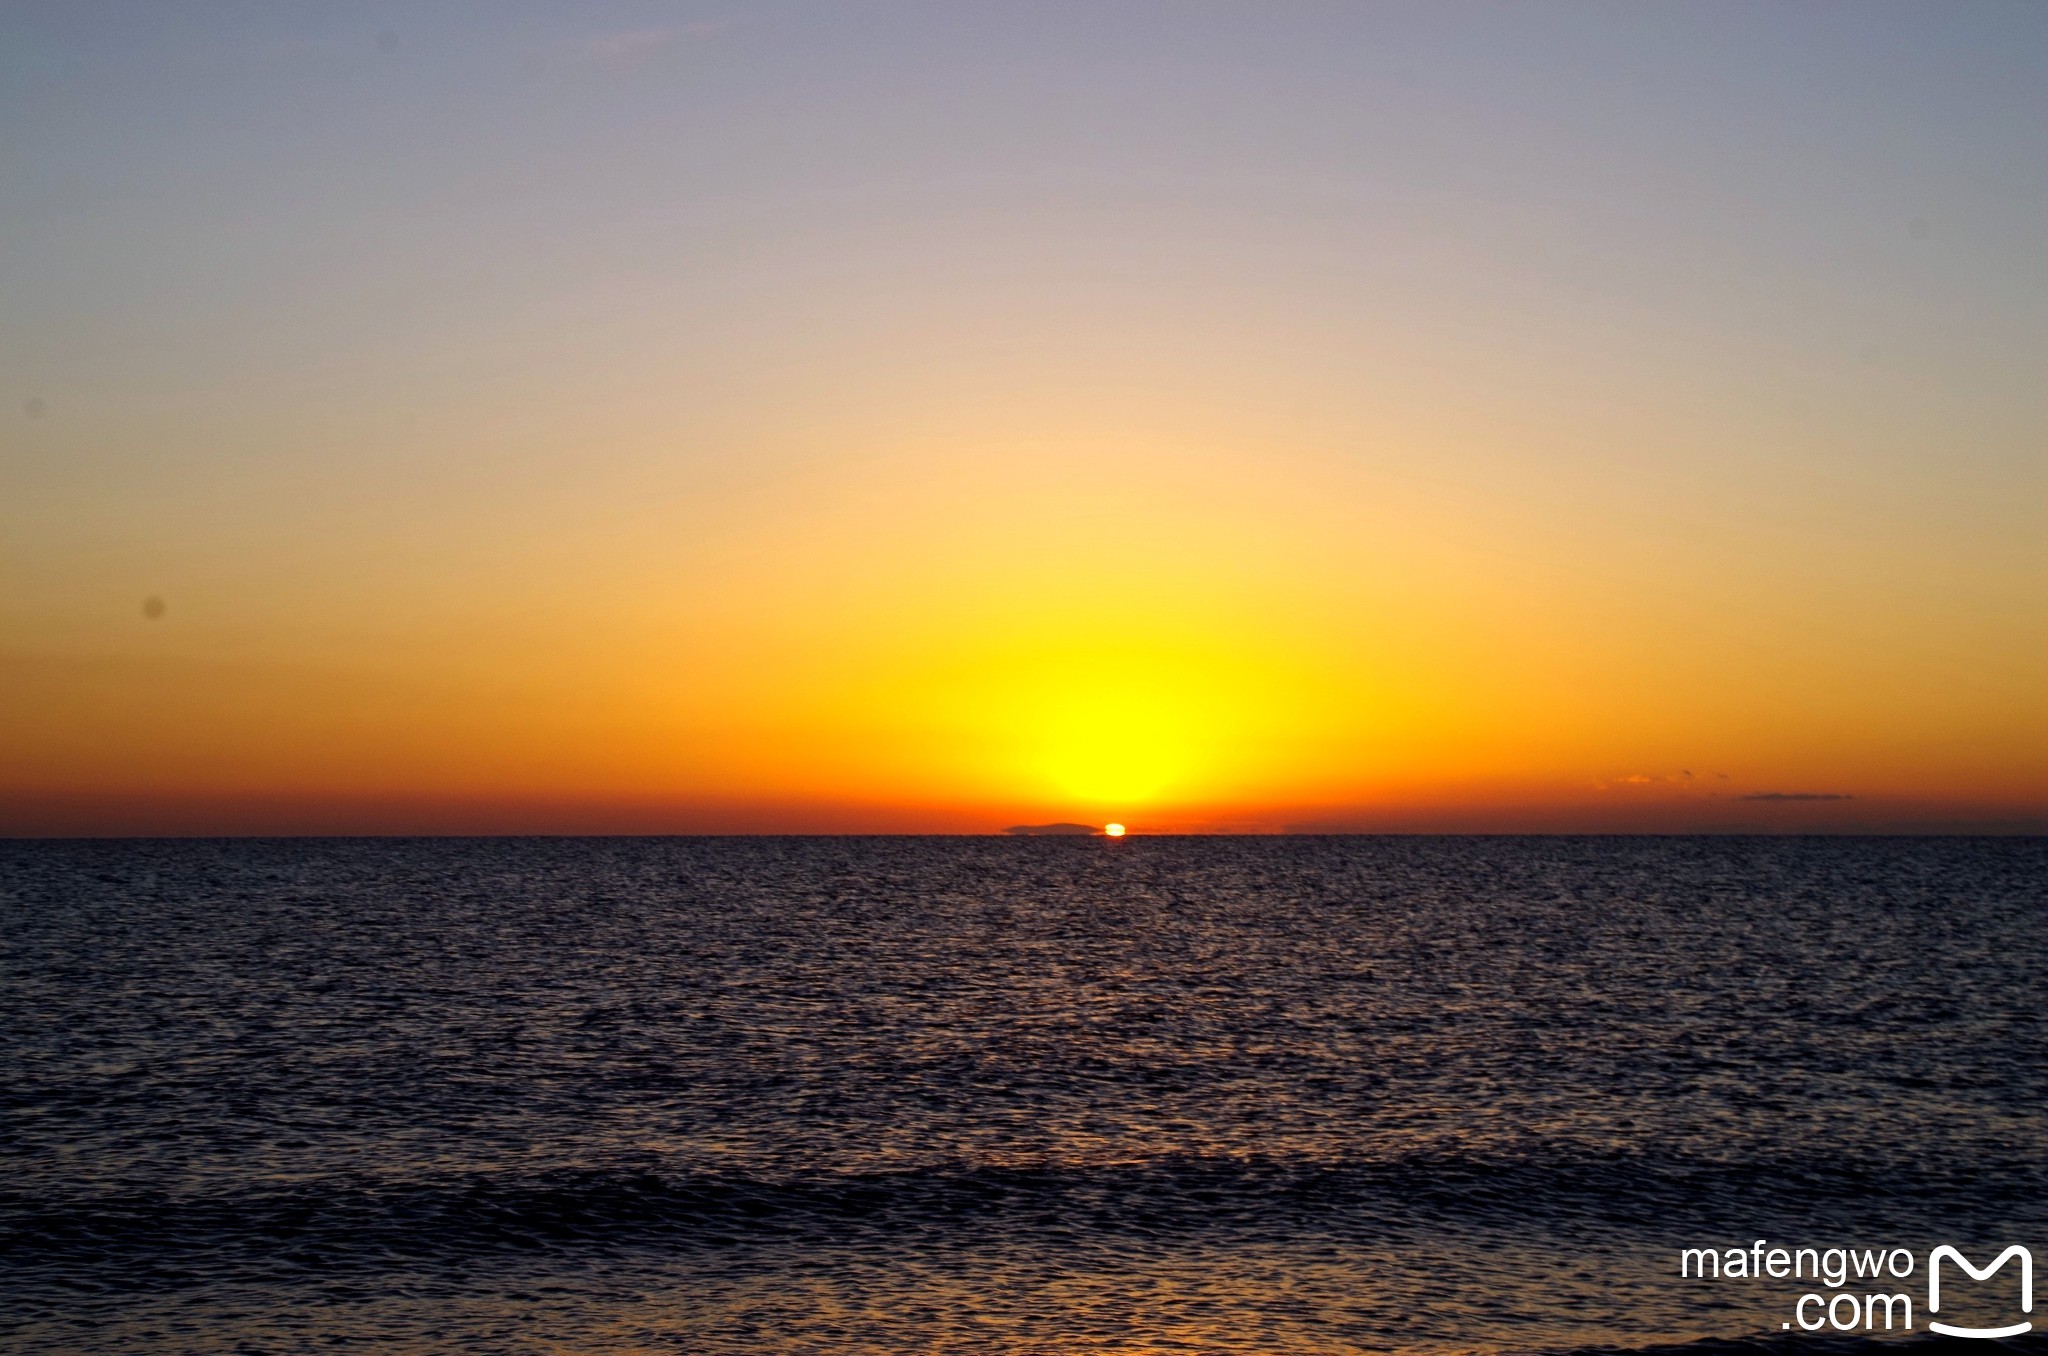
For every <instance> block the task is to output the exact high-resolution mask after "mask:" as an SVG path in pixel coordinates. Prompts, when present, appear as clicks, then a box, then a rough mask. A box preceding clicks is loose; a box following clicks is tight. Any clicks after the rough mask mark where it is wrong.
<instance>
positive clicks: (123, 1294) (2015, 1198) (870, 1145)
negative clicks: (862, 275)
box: [0, 838, 2048, 1356]
mask: <svg viewBox="0 0 2048 1356" xmlns="http://www.w3.org/2000/svg"><path fill="white" fill-rule="evenodd" d="M2044 900H2048V844H2044V843H2043V841H2042V840H2038V839H2033V840H2027V839H2018V840H2013V839H2008V840H1996V839H1983V840H1953V839H1950V840H1897V839H1893V840H1878V839H1863V840H1798V839H1768V840H1766V839H1759V840H1740V839H1580V840H1573V839H1369V838H1321V839H1319V838H1274V839H1171V838H1162V839H1138V838H1131V839H1125V840H1122V841H1118V842H1112V841H1109V840H1102V839H1081V840H1059V839H1042V838H1041V839H1024V840H1009V839H959V838H953V839H945V838H931V839H917V838H907V839H905V838H897V839H832V838H812V839H758V838H757V839H580V840H579V839H534V840H505V839H497V840H415V841H390V840H383V841H371V840H363V841H335V840H326V841H274V842H251V841H238V842H130V843H118V842H105V843H13V844H0V1070H4V1073H5V1080H4V1087H0V1099H4V1100H0V1162H4V1164H5V1166H6V1169H7V1171H6V1175H5V1178H4V1180H0V1344H4V1345H5V1346H6V1347H7V1349H9V1350H22V1351H35V1350H49V1351H80V1352H116V1351H124V1352H125V1351H193V1352H215V1351H281V1352H282V1351H296V1350H301V1349H305V1348H308V1347H312V1346H322V1347H326V1346H338V1347H343V1348H354V1349H358V1350H374V1351H387V1350H388V1351H456V1350H460V1351H474V1352H533V1353H540V1352H549V1353H554V1352H678V1353H682V1352H687V1353H708V1354H711V1356H718V1354H719V1353H734V1352H835V1353H836V1352H846V1353H863V1354H866V1353H877V1354H879V1353H900V1352H994V1353H1025V1352H1029V1353H1043V1354H1045V1356H1051V1354H1052V1353H1069V1352H1073V1353H1079V1352H1109V1351H1115V1352H1138V1351H1145V1352H1152V1351H1203V1352H1209V1351H1213V1352H1261V1353H1282V1352H1303V1353H1307V1352H1319V1353H1320V1352H1329V1353H1340V1352H1354V1351H1379V1350H1389V1349H1429V1348H1435V1349H1443V1348H1460V1349H1465V1348H1481V1349H1505V1350H1533V1349H1551V1348H1570V1347H1578V1346H1586V1345H1595V1344H1604V1345H1616V1346H1642V1345H1647V1344H1651V1343H1656V1342H1676V1341H1690V1340H1696V1339H1700V1338H1702V1337H1711V1336H1719V1337H1745V1336H1754V1337H1763V1336H1766V1335H1775V1334H1776V1333H1777V1332H1778V1330H1779V1329H1780V1324H1781V1322H1782V1321H1783V1320H1784V1319H1785V1318H1787V1317H1789V1316H1790V1304H1791V1301H1792V1300H1793V1299H1795V1298H1796V1297H1797V1295H1798V1294H1799V1293H1800V1292H1801V1291H1802V1290H1805V1289H1808V1288H1811V1287H1810V1286H1809V1285H1795V1284H1793V1283H1792V1282H1789V1281H1785V1282H1778V1281H1761V1282H1748V1281H1733V1280H1722V1281H1719V1282H1711V1281H1710V1282H1700V1281H1680V1280H1679V1279H1678V1278H1677V1276H1676V1269H1677V1268H1676V1255H1677V1249H1678V1248H1680V1247H1682V1246H1718V1247H1723V1248H1726V1247H1733V1246H1741V1247H1745V1248H1746V1247H1748V1246H1749V1244H1750V1243H1751V1242H1752V1241H1753V1240H1755V1239H1769V1240H1772V1241H1773V1242H1782V1243H1785V1244H1786V1245H1788V1246H1793V1245H1808V1244H1811V1245H1815V1246H1818V1247H1826V1246H1832V1245H1837V1244H1840V1245H1845V1246H1846V1245H1856V1246H1876V1245H1882V1246H1905V1247H1909V1248H1913V1249H1916V1250H1920V1251H1922V1252H1923V1253H1924V1250H1925V1249H1926V1248H1927V1247H1928V1246H1930V1245H1931V1244H1933V1243H1938V1242H1954V1243H1957V1244H1959V1245H1962V1246H1965V1247H1973V1248H1976V1249H1978V1250H1980V1251H1982V1250H1983V1249H1984V1248H1985V1247H1987V1246H1990V1245H1997V1246H2002V1245H2003V1244H2004V1243H2007V1242H2022V1243H2027V1244H2029V1245H2031V1246H2032V1247H2033V1249H2034V1251H2035V1255H2036V1256H2037V1257H2038V1258H2040V1259H2041V1261H2042V1262H2043V1263H2044V1265H2048V1227H2044V1226H2048V1191H2044V1187H2048V1041H2044V1036H2048V1031H2044V1018H2043V1007H2044V1004H2043V994H2044V992H2048V983H2044V981H2048V903H2044ZM1919 1284H1920V1282H1919V1281H1917V1280H1916V1281H1915V1282H1913V1283H1912V1285H1911V1287H1910V1288H1912V1289H1913V1290H1914V1293H1915V1294H1916V1296H1917V1295H1918V1294H1919V1293H1920V1292H1919V1289H1918V1287H1919ZM2044 1285H2048V1278H2044ZM1986 1302H1988V1301H1986ZM2006 1303H2007V1304H2008V1307H2009V1305H2010V1297H2009V1296H2008V1297H2006ZM1987 1349H1989V1348H1987Z"/></svg>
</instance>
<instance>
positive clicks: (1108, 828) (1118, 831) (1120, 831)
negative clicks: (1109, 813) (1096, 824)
mask: <svg viewBox="0 0 2048 1356" xmlns="http://www.w3.org/2000/svg"><path fill="white" fill-rule="evenodd" d="M1102 832H1103V835H1104V836H1105V837H1108V838H1121V837H1123V836H1124V826H1123V825H1121V824H1104V825H1103V826H1102Z"/></svg>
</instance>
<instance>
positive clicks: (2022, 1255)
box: [1927, 1243, 2034, 1337]
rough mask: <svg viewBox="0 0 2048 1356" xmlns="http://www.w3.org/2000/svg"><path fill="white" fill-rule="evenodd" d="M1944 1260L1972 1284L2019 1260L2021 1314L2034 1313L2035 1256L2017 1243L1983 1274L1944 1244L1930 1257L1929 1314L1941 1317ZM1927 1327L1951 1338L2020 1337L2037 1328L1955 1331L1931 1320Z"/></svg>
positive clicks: (2017, 1325) (2021, 1325)
mask: <svg viewBox="0 0 2048 1356" xmlns="http://www.w3.org/2000/svg"><path fill="white" fill-rule="evenodd" d="M1944 1257H1946V1258H1948V1259H1949V1261H1951V1262H1954V1263H1955V1264H1956V1265H1957V1266H1959V1267H1961V1268H1962V1269H1963V1270H1964V1271H1967V1272H1968V1273H1969V1274H1970V1279H1971V1280H1973V1281H1988V1280H1990V1279H1991V1275H1992V1273H1993V1272H1995V1271H1997V1270H1998V1269H1999V1268H2000V1267H2002V1266H2004V1265H2005V1264H2006V1263H2007V1262H2010V1261H2011V1260H2012V1259H2013V1258H2015V1257H2017V1258H2019V1259H2020V1312H2021V1313H2026V1314H2031V1313H2033V1312H2034V1254H2032V1253H2030V1252H2028V1251H2027V1250H2026V1249H2025V1248H2023V1247H2021V1246H2020V1245H2019V1244H2017V1243H2015V1244H2013V1245H2012V1246H2011V1247H2009V1248H2007V1249H2006V1250H2005V1251H2004V1252H2002V1253H2000V1254H1998V1260H1997V1261H1995V1262H1993V1263H1992V1264H1991V1265H1990V1266H1988V1267H1985V1268H1984V1269H1983V1270H1981V1271H1980V1270H1978V1269H1977V1268H1976V1267H1973V1266H1971V1265H1970V1259H1969V1258H1967V1257H1965V1256H1963V1255H1962V1254H1961V1253H1959V1252H1957V1251H1956V1250H1955V1249H1954V1248H1951V1247H1950V1246H1949V1245H1948V1244H1946V1243H1944V1244H1942V1245H1941V1246H1940V1247H1938V1248H1936V1249H1935V1250H1934V1251H1933V1252H1931V1253H1929V1254H1927V1312H1928V1313H1930V1314H1938V1313H1940V1312H1941V1259H1942V1258H1944ZM1927 1326H1928V1327H1930V1328H1932V1329H1934V1331H1936V1332H1938V1333H1946V1334H1947V1335H1948V1336H1950V1337H2018V1336H2019V1335H2020V1334H2021V1333H2023V1332H2030V1331H2032V1330H2033V1327H2034V1325H2033V1323H2032V1322H2025V1323H2015V1324H2013V1325H2012V1326H2011V1327H2009V1328H1954V1327H1950V1326H1949V1325H1948V1324H1946V1323H1936V1322H1935V1321H1934V1320H1932V1319H1929V1320H1928V1321H1927Z"/></svg>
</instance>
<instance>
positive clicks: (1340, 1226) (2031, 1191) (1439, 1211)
mask: <svg viewBox="0 0 2048 1356" xmlns="http://www.w3.org/2000/svg"><path fill="white" fill-rule="evenodd" d="M2044 1180H2048V1172H2044V1171H2043V1170H2042V1165H2039V1164H2034V1163H2024V1164H2018V1165H2009V1166H2008V1169H2007V1171H2006V1172H2004V1173H2002V1174H2001V1175H2000V1176H1999V1177H1997V1178H1996V1179H1994V1178H1992V1177H1990V1176H1988V1175H1987V1174H1985V1173H1984V1172H1983V1171H1981V1170H1980V1169H1975V1168H1972V1169H1969V1170H1964V1169H1960V1168H1958V1169H1956V1170H1955V1171H1954V1172H1953V1173H1948V1172H1944V1171H1943V1170H1942V1169H1941V1167H1940V1165H1938V1164H1937V1165H1928V1166H1925V1167H1923V1168H1921V1169H1920V1170H1918V1171H1917V1173H1915V1174H1902V1173H1901V1172H1899V1171H1898V1170H1897V1168H1896V1167H1889V1168H1885V1169H1883V1170H1881V1171H1879V1170H1870V1169H1859V1168H1857V1167H1856V1166H1854V1165H1845V1164H1842V1163H1839V1162H1832V1161H1830V1162H1815V1163H1789V1164H1785V1163H1781V1164H1769V1165H1735V1164H1725V1163H1701V1162H1688V1161H1686V1160H1682V1159H1668V1158H1667V1159H1657V1158H1653V1157H1649V1156H1645V1155H1641V1154H1627V1153H1615V1154H1609V1155H1597V1154H1585V1153H1581V1154H1577V1155H1565V1156H1554V1157H1549V1158H1543V1157H1528V1158H1521V1159H1510V1160H1502V1159H1491V1160H1489V1159H1477V1158H1462V1157H1456V1156H1446V1155H1442V1154H1436V1155H1428V1156H1415V1157H1410V1158H1406V1159H1401V1160H1396V1161H1393V1162H1387V1163H1373V1164H1354V1165H1346V1164H1339V1165H1327V1164H1325V1165H1304V1164H1300V1163H1288V1162H1276V1161H1266V1160H1246V1159H1234V1158H1233V1159H1218V1158H1196V1157H1165V1158H1158V1159H1153V1160H1149V1161H1144V1162H1134V1163H1104V1164H1095V1165H1088V1166H1057V1167H1055V1166H1007V1167H997V1166H987V1165H971V1164H969V1165H959V1164H956V1165H944V1166H926V1167H918V1168H906V1169H902V1170H898V1171H869V1172H853V1173H841V1174H815V1173H814V1174H803V1173H789V1174H785V1175H779V1176H778V1175H771V1174H765V1173H733V1172H725V1173H721V1172H677V1171H673V1170H670V1171H661V1170H650V1169H647V1168H639V1167H615V1168H595V1169H584V1170H575V1171H557V1172H553V1173H544V1174H524V1175H522V1174H512V1173H497V1174H474V1175H469V1176H463V1177H453V1178H439V1179H429V1180H410V1181H404V1182H397V1183H392V1182H375V1181H362V1180H352V1181H351V1180H339V1179H322V1180H316V1181H311V1182H306V1183H300V1184H295V1185H292V1186H284V1187H278V1188H274V1189H269V1190H261V1189H257V1190H250V1189H243V1190H238V1191H234V1192H224V1193H218V1194H209V1195H192V1196H174V1195H171V1194H169V1193H165V1192H151V1191H142V1192H129V1193H121V1194H98V1195H91V1196H72V1197H68V1198H65V1199H47V1198H44V1199H38V1198H34V1197H32V1196H29V1195H26V1194H23V1193H20V1192H6V1191H0V1259H7V1260H8V1261H9V1262H10V1264H25V1263H30V1262H33V1261H35V1260H38V1259H42V1260H48V1259H53V1258H65V1257H69V1258H81V1257H109V1256H112V1255H116V1254H127V1255H138V1254H146V1255H157V1256H164V1255H175V1254H177V1253H180V1252H184V1251H188V1250H204V1251H207V1252H217V1251H219V1250H221V1249H247V1250H256V1251H260V1252H262V1253H264V1254H266V1255H271V1256H280V1257H286V1258H290V1257H292V1256H294V1255H296V1254H299V1253H304V1254H305V1255H306V1257H307V1258H308V1259H310V1260H317V1261H319V1262H320V1263H321V1264H323V1265H339V1264H345V1263H346V1262H348V1261H350V1260H358V1261H367V1262H374V1261H376V1260H377V1259H379V1258H381V1257H391V1256H426V1255H435V1254H446V1253H449V1252H451V1251H454V1252H460V1253H474V1252H478V1251H490V1250H494V1249H516V1248H532V1247H546V1246H560V1245H565V1244H575V1243H583V1242H592V1243H594V1242H606V1241H608V1242H632V1241H639V1240H658V1241H661V1242H662V1243H664V1244H666V1245H670V1246H695V1247H723V1246H733V1245H744V1244H760V1243H774V1242H778V1241H789V1240H819V1239H834V1238H842V1237H846V1236H848V1235H849V1234H852V1233H865V1232H870V1231H884V1232H886V1231H891V1230H917V1231H928V1230H933V1229H944V1228H971V1227H975V1226H976V1225H977V1224H979V1223H984V1222H993V1223H999V1224H1000V1225H1002V1226H1003V1227H1004V1228H1006V1229H1033V1228H1044V1229H1064V1230H1075V1229H1081V1230H1086V1231H1088V1232H1089V1233H1091V1234H1094V1235H1107V1236H1115V1235H1119V1234H1131V1233H1139V1234H1152V1233H1159V1232H1163V1231H1183V1230H1213V1229H1227V1228H1232V1227H1255V1228H1260V1229H1265V1230H1270V1229H1275V1228H1279V1229H1286V1230H1290V1231H1296V1232H1307V1233H1314V1234H1318V1235H1321V1236H1335V1237H1339V1238H1343V1237H1350V1238H1356V1239H1377V1238H1384V1237H1386V1236H1388V1235H1390V1234H1399V1233H1402V1232H1404V1231H1411V1230H1416V1229H1423V1228H1427V1229H1436V1228H1443V1227H1464V1228H1479V1229H1496V1228H1515V1229H1524V1230H1528V1229H1534V1230H1537V1231H1541V1230H1543V1229H1545V1228H1546V1227H1556V1226H1560V1225H1563V1224H1567V1223H1569V1224H1572V1225H1585V1224H1595V1225H1600V1226H1606V1227H1610V1228H1619V1229H1622V1230H1630V1231H1646V1230H1647V1231H1650V1232H1652V1233H1670V1232H1671V1231H1672V1230H1673V1229H1674V1228H1682V1229H1683V1230H1686V1231H1688V1233H1689V1236H1688V1238H1687V1241H1688V1242H1699V1241H1700V1240H1701V1237H1702V1234H1701V1232H1700V1231H1713V1230H1717V1229H1726V1230H1732V1231H1736V1232H1742V1231H1747V1230H1751V1229H1754V1228H1757V1227H1759V1226H1762V1225H1766V1224H1771V1223H1773V1222H1777V1221H1790V1222H1792V1223H1794V1224H1796V1225H1797V1226H1798V1230H1799V1232H1801V1233H1802V1234H1804V1235H1806V1236H1809V1237H1811V1236H1815V1235H1816V1234H1817V1233H1819V1232H1821V1231H1823V1230H1826V1229H1829V1228H1834V1229H1838V1230H1842V1231H1845V1232H1843V1234H1842V1236H1843V1237H1849V1238H1853V1237H1855V1236H1857V1235H1859V1234H1860V1235H1865V1236H1867V1235H1869V1234H1871V1233H1873V1232H1874V1231H1876V1230H1878V1229H1879V1228H1880V1227H1889V1228H1893V1229H1896V1228H1897V1227H1899V1223H1900V1222H1901V1221H1915V1220H1919V1219H1923V1218H1925V1219H1930V1220H1932V1219H1938V1218H1940V1217H1941V1213H1942V1212H1945V1211H1950V1210H1952V1209H1953V1207H1954V1206H1955V1205H1956V1203H1957V1202H1958V1201H1959V1200H1970V1201H1984V1202H1991V1201H2000V1200H2003V1201H2022V1202H2024V1201H2038V1200H2040V1199H2041V1198H2042V1196H2043V1194H2044V1193H2043V1192H2042V1191H2041V1186H2042V1183H2043V1181H2044ZM1760 1203H1761V1204H1760ZM2008 1214H2009V1208H2008ZM1780 1232H1783V1230H1782V1229H1780ZM1706 1241H1708V1242H1713V1241H1714V1235H1712V1234H1711V1233H1710V1234H1708V1235H1706ZM1980 1356H1982V1352H1981V1349H1980Z"/></svg>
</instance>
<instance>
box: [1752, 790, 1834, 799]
mask: <svg viewBox="0 0 2048 1356" xmlns="http://www.w3.org/2000/svg"><path fill="white" fill-rule="evenodd" d="M1736 799H1737V800H1767V801H1788V800H1854V799H1856V797H1854V796H1851V795H1847V794H1844V793H1843V792H1840V791H1759V792H1757V793H1756V794H1755V795H1753V796H1737V797H1736Z"/></svg>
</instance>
